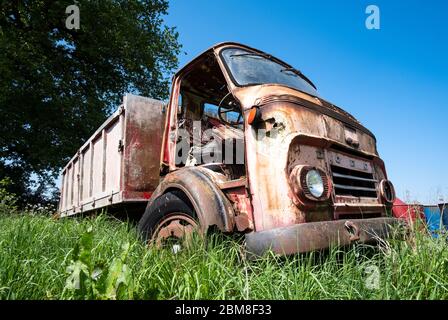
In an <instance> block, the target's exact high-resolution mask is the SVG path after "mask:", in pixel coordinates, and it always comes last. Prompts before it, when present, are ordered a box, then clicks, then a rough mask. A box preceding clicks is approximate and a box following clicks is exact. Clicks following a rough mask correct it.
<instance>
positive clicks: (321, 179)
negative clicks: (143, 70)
mask: <svg viewBox="0 0 448 320" xmlns="http://www.w3.org/2000/svg"><path fill="white" fill-rule="evenodd" d="M128 101H132V99H128ZM139 101H140V100H139ZM155 105H157V106H158V107H157V108H158V109H153V111H151V109H150V108H149V107H148V108H146V109H145V110H147V111H146V113H145V112H141V115H142V116H141V117H146V119H147V118H151V122H148V121H147V122H144V121H143V120H141V119H140V120H138V121H137V122H138V123H139V125H137V126H131V127H132V128H133V129H132V130H134V131H132V130H131V129H130V130H128V131H129V132H131V131H132V132H135V130H136V129H135V128H140V129H138V130H149V131H148V133H145V134H141V135H140V137H141V141H143V143H141V141H140V142H138V143H137V144H132V143H133V142H129V141H134V140H135V139H134V138H133V137H134V136H135V135H134V136H133V135H132V134H131V135H129V138H125V139H124V142H123V144H122V146H124V149H125V150H124V152H123V150H122V153H123V154H124V156H123V157H124V159H125V160H126V161H127V162H126V163H127V164H125V165H122V167H123V166H124V167H125V168H126V167H131V168H134V169H135V167H136V168H137V169H135V170H134V169H132V170H130V171H129V170H128V171H126V170H121V171H120V172H121V174H122V175H123V174H124V175H126V172H128V175H129V174H130V173H133V174H134V178H132V179H131V178H129V177H127V176H124V177H122V178H121V180H120V181H121V182H120V183H119V184H117V186H119V188H122V189H123V188H124V189H126V186H127V185H128V184H126V183H123V181H128V180H132V181H140V182H139V184H138V187H136V188H134V189H135V190H137V189H138V192H137V193H134V195H136V196H135V197H137V198H139V197H140V198H141V199H140V200H142V201H144V203H145V205H146V209H145V212H144V214H143V216H142V217H141V220H140V222H139V224H138V228H139V231H140V232H141V234H142V235H143V237H144V239H146V240H147V241H150V242H152V243H155V244H156V245H158V246H164V245H169V246H173V248H178V247H179V246H181V244H182V243H184V241H185V240H186V239H188V238H189V237H190V235H191V234H192V233H193V232H200V233H207V232H208V231H209V230H211V229H214V230H216V229H217V230H220V231H221V232H224V233H234V232H238V233H242V234H245V238H246V247H247V249H248V251H250V252H251V253H254V254H256V255H261V254H263V253H264V252H266V251H268V250H272V251H274V252H275V253H277V254H294V253H298V252H308V251H312V250H320V249H326V248H328V247H330V246H333V245H340V246H344V245H348V244H350V243H353V242H361V243H368V242H375V241H377V240H379V239H383V238H387V237H389V236H390V234H391V231H392V229H393V228H394V225H396V224H397V220H396V219H394V218H393V217H392V216H391V214H390V212H391V208H392V204H393V202H394V200H395V191H394V187H393V185H392V183H391V182H390V181H389V180H388V178H387V173H386V169H385V165H384V162H383V161H382V160H381V158H380V157H379V155H378V151H377V149H376V139H375V136H374V135H373V134H372V133H371V132H370V131H369V130H368V129H367V128H365V127H364V126H363V125H362V124H361V123H360V122H359V121H357V120H356V119H355V118H354V117H353V116H352V115H350V114H349V113H347V112H346V111H344V110H343V109H341V108H339V107H337V106H335V105H334V104H332V103H331V102H329V101H327V100H325V99H324V98H323V97H321V96H320V94H319V92H318V90H317V88H316V86H315V85H314V84H313V83H312V81H311V80H310V79H308V78H307V77H306V76H305V75H304V74H302V73H301V72H300V71H299V70H297V69H295V68H293V67H292V66H290V65H289V64H287V63H285V62H283V61H281V60H279V59H277V58H275V57H273V56H271V55H269V54H267V53H264V52H262V51H260V50H257V49H254V48H251V47H248V46H245V45H242V44H238V43H233V42H226V43H220V44H217V45H215V46H213V47H211V48H210V49H208V50H206V51H205V52H203V53H202V54H200V55H199V56H198V57H196V58H195V59H193V60H192V61H191V62H190V63H188V64H187V65H186V66H185V67H183V68H182V69H180V70H179V71H178V72H177V73H176V74H175V75H174V77H173V81H172V91H171V96H170V99H169V101H168V103H167V104H166V105H163V106H162V103H160V104H154V103H152V104H151V106H152V108H155V107H154V106H155ZM160 106H162V107H160ZM159 115H160V116H159ZM123 123H126V121H124V122H123ZM148 127H150V129H145V128H148ZM125 131H126V130H125ZM149 135H150V136H151V138H149V137H148V136H149ZM126 137H128V135H126ZM132 139H134V140H132ZM139 139H140V138H139ZM137 140H138V139H137ZM136 145H137V147H135V146H136ZM126 150H127V151H126ZM132 150H134V151H135V150H142V151H141V155H140V156H138V157H134V158H135V159H139V165H138V166H136V163H135V161H134V160H132V159H131V158H132V157H127V158H126V154H132V152H133V151H132ZM126 152H128V153H126ZM145 159H146V160H145ZM158 159H160V161H158ZM92 174H94V173H92ZM104 175H105V176H106V177H107V174H106V173H104V174H103V176H104ZM144 180H150V181H151V183H149V184H145V183H144V182H145V181H144ZM112 193H113V192H112ZM120 194H123V197H122V198H120V199H119V201H123V199H125V195H126V194H127V193H126V190H124V191H122V193H120ZM142 195H144V198H145V199H143V196H142ZM135 197H134V198H133V200H136V199H135ZM148 198H149V199H148ZM111 202H114V200H113V199H112V200H111ZM81 211H82V209H81Z"/></svg>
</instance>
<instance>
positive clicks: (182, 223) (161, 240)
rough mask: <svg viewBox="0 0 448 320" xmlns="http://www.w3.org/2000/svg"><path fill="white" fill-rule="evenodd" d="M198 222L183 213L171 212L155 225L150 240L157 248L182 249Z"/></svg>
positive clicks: (174, 251) (175, 250) (173, 250)
mask: <svg viewBox="0 0 448 320" xmlns="http://www.w3.org/2000/svg"><path fill="white" fill-rule="evenodd" d="M197 228H198V223H197V222H196V221H195V220H194V219H193V218H192V217H190V216H189V215H186V214H185V213H181V212H179V213H173V214H170V215H168V216H166V217H164V218H163V219H162V220H161V221H160V222H159V223H158V225H157V228H156V230H155V231H154V233H153V236H152V239H151V242H152V243H154V244H155V245H156V247H158V248H170V249H171V251H172V252H173V253H177V252H178V251H180V250H182V248H184V247H185V246H186V245H188V242H189V241H190V239H191V237H192V235H193V232H194V231H195V230H196V229H197Z"/></svg>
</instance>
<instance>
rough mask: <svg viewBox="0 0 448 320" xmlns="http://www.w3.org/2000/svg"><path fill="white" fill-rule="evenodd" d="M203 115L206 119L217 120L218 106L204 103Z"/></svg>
mask: <svg viewBox="0 0 448 320" xmlns="http://www.w3.org/2000/svg"><path fill="white" fill-rule="evenodd" d="M204 114H205V115H206V116H208V117H212V118H216V119H218V106H215V105H214V104H210V103H204Z"/></svg>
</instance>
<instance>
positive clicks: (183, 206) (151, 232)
mask: <svg viewBox="0 0 448 320" xmlns="http://www.w3.org/2000/svg"><path fill="white" fill-rule="evenodd" d="M198 229H199V222H198V219H197V216H196V213H195V211H194V209H193V207H192V206H191V205H190V203H189V201H188V199H187V198H186V196H185V195H184V194H183V193H182V192H180V191H171V192H167V193H166V194H163V195H161V196H160V197H158V198H157V199H155V200H154V202H153V203H152V204H151V205H148V207H147V208H146V210H145V213H144V214H143V216H142V218H141V219H140V221H139V223H138V230H139V232H140V233H141V235H142V236H143V239H144V240H145V241H146V242H148V243H152V244H155V245H156V246H157V247H159V248H160V247H169V248H171V250H172V251H173V252H174V253H176V252H177V251H179V250H181V249H182V247H184V246H185V242H186V241H188V240H189V239H190V238H191V236H192V234H193V232H195V231H196V230H198Z"/></svg>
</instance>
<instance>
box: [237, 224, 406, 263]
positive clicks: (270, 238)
mask: <svg viewBox="0 0 448 320" xmlns="http://www.w3.org/2000/svg"><path fill="white" fill-rule="evenodd" d="M398 225H401V222H400V221H399V220H398V219H395V218H371V219H352V220H333V221H322V222H309V223H301V224H296V225H292V226H288V227H282V228H275V229H271V230H266V231H260V232H251V233H248V234H246V248H247V251H248V252H249V253H250V254H254V255H257V256H261V255H263V253H265V252H266V251H268V250H272V251H273V252H274V253H276V254H280V255H288V254H294V253H300V252H309V251H314V250H320V249H326V248H329V247H331V246H345V245H349V244H350V243H354V242H357V243H374V242H377V241H378V240H379V239H386V238H390V237H391V236H392V235H393V232H394V230H396V228H397V226H398Z"/></svg>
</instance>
